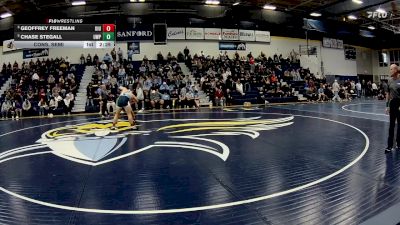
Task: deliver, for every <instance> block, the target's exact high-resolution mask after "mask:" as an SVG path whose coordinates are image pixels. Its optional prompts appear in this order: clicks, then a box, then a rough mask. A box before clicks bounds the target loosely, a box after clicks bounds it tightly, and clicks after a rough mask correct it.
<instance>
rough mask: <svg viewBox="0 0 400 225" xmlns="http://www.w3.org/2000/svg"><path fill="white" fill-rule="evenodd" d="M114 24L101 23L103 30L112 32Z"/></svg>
mask: <svg viewBox="0 0 400 225" xmlns="http://www.w3.org/2000/svg"><path fill="white" fill-rule="evenodd" d="M114 30H115V25H114V24H103V32H114Z"/></svg>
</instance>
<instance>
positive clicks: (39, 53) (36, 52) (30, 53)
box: [22, 48, 49, 59]
mask: <svg viewBox="0 0 400 225" xmlns="http://www.w3.org/2000/svg"><path fill="white" fill-rule="evenodd" d="M22 55H23V59H31V58H37V57H46V56H49V49H48V48H43V49H24V51H23V53H22Z"/></svg>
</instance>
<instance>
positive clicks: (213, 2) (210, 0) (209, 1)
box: [206, 0, 219, 5]
mask: <svg viewBox="0 0 400 225" xmlns="http://www.w3.org/2000/svg"><path fill="white" fill-rule="evenodd" d="M206 4H207V5H219V1H218V0H207V1H206Z"/></svg>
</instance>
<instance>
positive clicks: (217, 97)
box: [215, 86, 225, 107]
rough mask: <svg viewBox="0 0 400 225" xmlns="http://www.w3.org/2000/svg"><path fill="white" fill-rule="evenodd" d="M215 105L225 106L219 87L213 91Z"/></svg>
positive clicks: (222, 93)
mask: <svg viewBox="0 0 400 225" xmlns="http://www.w3.org/2000/svg"><path fill="white" fill-rule="evenodd" d="M215 105H216V106H218V105H220V106H222V107H224V105H225V96H224V92H223V91H222V87H221V86H219V87H217V88H216V90H215Z"/></svg>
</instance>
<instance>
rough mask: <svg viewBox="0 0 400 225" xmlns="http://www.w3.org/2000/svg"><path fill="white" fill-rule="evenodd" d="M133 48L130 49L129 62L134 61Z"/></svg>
mask: <svg viewBox="0 0 400 225" xmlns="http://www.w3.org/2000/svg"><path fill="white" fill-rule="evenodd" d="M132 56H133V49H129V50H128V62H132Z"/></svg>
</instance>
